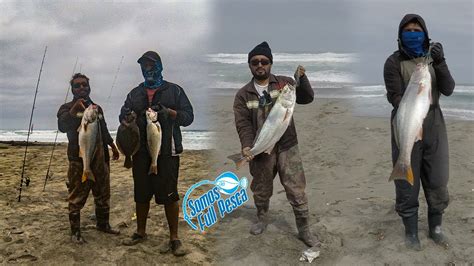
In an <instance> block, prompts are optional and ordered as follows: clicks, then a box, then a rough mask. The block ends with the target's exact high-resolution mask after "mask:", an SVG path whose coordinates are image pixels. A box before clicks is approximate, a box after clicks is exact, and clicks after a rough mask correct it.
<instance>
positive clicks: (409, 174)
mask: <svg viewBox="0 0 474 266" xmlns="http://www.w3.org/2000/svg"><path fill="white" fill-rule="evenodd" d="M407 181H408V183H410V185H412V186H413V184H414V183H415V177H414V176H413V169H412V168H411V165H410V166H408V170H407Z"/></svg>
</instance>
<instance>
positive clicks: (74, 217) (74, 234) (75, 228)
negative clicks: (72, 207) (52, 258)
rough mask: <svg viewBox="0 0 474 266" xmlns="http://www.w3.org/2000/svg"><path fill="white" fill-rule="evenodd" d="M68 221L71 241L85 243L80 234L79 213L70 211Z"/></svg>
mask: <svg viewBox="0 0 474 266" xmlns="http://www.w3.org/2000/svg"><path fill="white" fill-rule="evenodd" d="M69 223H70V224H71V241H72V242H74V243H76V244H84V243H87V241H86V240H85V239H84V238H83V237H82V236H81V215H80V214H79V213H70V214H69Z"/></svg>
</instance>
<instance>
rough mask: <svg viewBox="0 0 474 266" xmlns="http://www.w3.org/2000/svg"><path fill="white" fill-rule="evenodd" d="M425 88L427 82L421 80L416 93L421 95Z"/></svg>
mask: <svg viewBox="0 0 474 266" xmlns="http://www.w3.org/2000/svg"><path fill="white" fill-rule="evenodd" d="M424 89H425V84H424V83H423V82H420V84H419V85H418V92H417V93H416V94H417V95H419V94H420V93H421V92H422V91H423V90H424Z"/></svg>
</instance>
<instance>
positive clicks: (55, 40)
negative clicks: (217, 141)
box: [0, 0, 212, 130]
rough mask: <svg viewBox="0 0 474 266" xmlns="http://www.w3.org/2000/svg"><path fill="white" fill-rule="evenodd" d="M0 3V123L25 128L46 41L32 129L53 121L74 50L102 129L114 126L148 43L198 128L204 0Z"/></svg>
mask: <svg viewBox="0 0 474 266" xmlns="http://www.w3.org/2000/svg"><path fill="white" fill-rule="evenodd" d="M0 10H1V11H0V13H1V15H0V49H1V54H0V112H1V120H0V129H22V128H28V120H29V115H30V111H31V106H32V103H33V96H34V89H35V85H36V80H37V78H38V73H39V68H40V65H41V58H42V55H43V51H44V48H45V45H47V46H48V52H47V54H46V59H45V63H44V68H43V74H42V76H41V82H40V86H39V92H38V98H37V103H36V110H35V114H34V127H35V128H36V129H51V128H52V129H54V128H56V112H57V110H58V108H59V106H60V105H61V104H62V103H63V102H64V97H65V95H66V91H67V89H68V85H69V84H68V82H69V79H70V77H71V74H72V71H73V67H74V63H75V61H76V58H78V61H79V62H78V65H77V69H76V72H78V71H79V69H80V70H81V72H83V73H85V74H86V75H88V76H89V77H90V80H91V81H90V82H91V89H92V93H91V97H92V99H93V100H94V101H96V102H97V103H98V104H100V105H102V106H103V107H104V109H105V110H106V114H105V115H106V120H107V121H108V124H109V129H111V130H116V127H117V126H118V112H119V109H120V107H121V105H122V104H123V101H124V100H125V97H126V94H127V93H128V92H129V91H130V90H131V89H132V88H134V87H135V86H136V85H138V84H139V83H140V82H142V79H143V78H142V76H141V71H140V68H139V65H138V64H137V63H136V60H137V59H138V58H139V57H140V56H141V54H143V53H144V52H145V51H147V50H155V51H157V52H158V53H159V54H160V55H161V57H162V61H163V64H164V73H163V76H164V78H165V79H167V80H169V81H172V82H175V83H177V84H179V85H181V86H182V87H183V88H184V89H185V91H186V92H187V94H188V97H189V98H190V99H191V102H192V103H193V104H194V107H195V113H196V120H195V123H194V124H193V125H192V128H194V129H205V128H203V127H205V125H206V124H207V121H206V117H207V115H205V111H206V110H205V106H206V101H207V96H206V91H205V90H206V80H205V79H206V78H207V72H206V68H205V66H203V62H202V61H203V60H202V55H203V54H205V53H206V50H205V49H206V47H208V44H207V42H208V40H209V36H210V34H211V33H212V24H211V20H212V7H211V6H210V5H209V2H208V1H202V0H200V1H192V0H190V1H159V2H153V3H149V2H141V3H136V2H135V3H132V2H128V3H126V2H115V3H102V2H100V3H99V2H92V1H88V2H85V1H83V2H79V1H77V2H73V1H41V2H40V1H0ZM122 56H123V57H124V60H123V63H122V65H121V69H120V72H119V74H118V77H117V82H116V84H115V87H114V89H113V92H112V96H111V98H110V100H109V101H107V98H108V96H109V95H110V90H111V87H112V83H113V79H114V76H115V74H116V72H117V68H118V66H119V63H120V59H121V57H122ZM69 98H71V96H70V97H69Z"/></svg>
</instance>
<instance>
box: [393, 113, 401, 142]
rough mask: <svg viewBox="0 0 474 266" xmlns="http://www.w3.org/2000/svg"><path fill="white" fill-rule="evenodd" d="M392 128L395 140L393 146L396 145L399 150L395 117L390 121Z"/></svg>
mask: <svg viewBox="0 0 474 266" xmlns="http://www.w3.org/2000/svg"><path fill="white" fill-rule="evenodd" d="M392 126H393V137H394V139H395V144H397V147H399V148H400V145H399V142H398V127H397V116H396V115H395V117H394V118H393V120H392Z"/></svg>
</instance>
